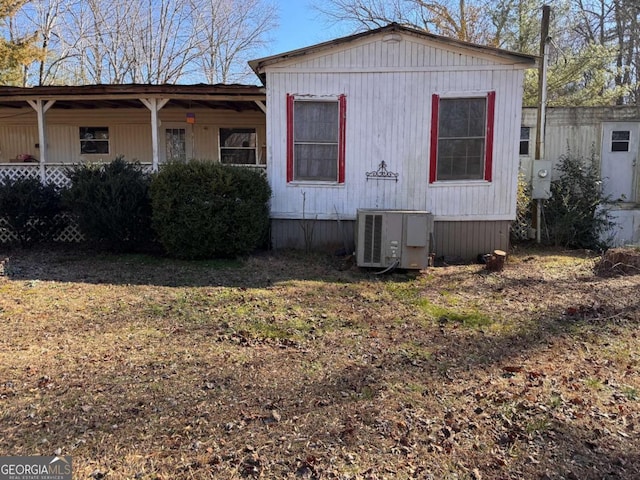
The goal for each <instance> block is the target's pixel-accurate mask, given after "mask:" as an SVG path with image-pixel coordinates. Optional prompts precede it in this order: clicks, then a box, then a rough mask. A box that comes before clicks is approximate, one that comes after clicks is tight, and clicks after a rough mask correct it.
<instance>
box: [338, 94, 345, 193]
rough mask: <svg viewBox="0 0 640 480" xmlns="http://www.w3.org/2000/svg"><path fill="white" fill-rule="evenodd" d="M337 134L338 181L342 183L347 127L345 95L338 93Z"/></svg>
mask: <svg viewBox="0 0 640 480" xmlns="http://www.w3.org/2000/svg"><path fill="white" fill-rule="evenodd" d="M338 106H339V108H338V112H339V113H338V114H339V115H340V119H339V128H340V131H339V134H338V183H344V178H345V175H344V173H345V152H346V143H347V142H346V127H347V97H346V95H340V97H339V99H338Z"/></svg>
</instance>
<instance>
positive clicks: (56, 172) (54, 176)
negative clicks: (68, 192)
mask: <svg viewBox="0 0 640 480" xmlns="http://www.w3.org/2000/svg"><path fill="white" fill-rule="evenodd" d="M66 169H67V167H66V166H59V165H47V166H46V167H45V177H46V181H47V183H53V184H54V185H55V186H56V187H58V188H65V187H69V186H71V181H70V180H69V177H67V174H66V173H65V171H66Z"/></svg>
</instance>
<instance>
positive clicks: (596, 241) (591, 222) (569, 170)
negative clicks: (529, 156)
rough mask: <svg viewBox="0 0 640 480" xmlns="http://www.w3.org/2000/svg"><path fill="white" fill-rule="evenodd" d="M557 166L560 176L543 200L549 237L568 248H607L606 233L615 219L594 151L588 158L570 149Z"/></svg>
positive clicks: (553, 242)
mask: <svg viewBox="0 0 640 480" xmlns="http://www.w3.org/2000/svg"><path fill="white" fill-rule="evenodd" d="M556 170H558V171H559V172H560V177H559V178H558V179H557V180H554V181H552V182H551V198H550V199H548V200H546V201H545V203H544V215H545V222H546V226H547V233H548V235H547V239H548V241H549V242H550V243H552V244H553V245H556V246H562V247H568V248H586V249H592V250H601V249H606V248H607V247H608V241H607V240H606V239H604V236H605V234H606V233H607V231H608V230H609V229H610V228H611V227H612V226H613V222H612V221H611V216H610V214H609V210H608V208H607V203H608V201H609V199H608V198H607V197H605V196H604V195H603V193H602V182H601V181H600V174H599V171H598V167H597V163H596V159H595V154H594V153H592V155H591V158H590V159H589V160H586V159H585V158H583V157H579V156H575V155H573V154H572V153H571V152H570V151H568V152H567V154H566V155H563V156H562V157H560V162H559V163H558V165H557V166H556Z"/></svg>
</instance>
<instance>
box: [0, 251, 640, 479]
mask: <svg viewBox="0 0 640 480" xmlns="http://www.w3.org/2000/svg"><path fill="white" fill-rule="evenodd" d="M4 256H8V257H9V258H10V262H9V267H8V269H7V270H8V272H9V273H10V275H9V276H5V277H0V318H1V320H2V325H3V335H2V336H0V408H1V410H0V451H1V452H3V453H4V454H11V455H35V454H43V455H44V454H46V455H50V454H53V453H54V452H58V453H62V454H64V455H72V456H73V462H74V464H73V466H74V471H75V474H76V475H75V478H96V479H97V478H105V477H106V478H107V479H125V478H138V479H160V478H162V479H175V478H185V479H190V478H194V479H204V478H223V479H227V478H228V479H235V478H269V479H270V478H274V479H279V478H309V479H314V478H315V479H331V478H336V479H337V478H341V479H342V478H344V479H408V478H420V479H428V478H434V479H447V478H451V479H454V478H455V479H476V480H478V479H521V478H540V479H545V478H546V479H561V478H562V479H603V478H604V479H614V478H640V457H639V456H638V452H640V435H639V433H640V432H639V430H640V423H639V421H640V374H639V373H638V367H639V360H640V349H639V341H638V337H637V329H638V323H639V320H640V313H639V311H640V308H639V307H640V305H639V303H640V295H639V292H640V289H639V287H640V276H626V277H609V278H601V277H597V276H595V275H594V274H593V266H594V264H595V262H596V260H597V259H595V258H592V257H590V256H588V255H576V254H575V253H567V252H544V251H523V252H516V253H515V255H512V256H511V258H510V259H509V262H508V264H507V266H506V268H505V270H504V271H503V272H501V273H487V272H485V271H484V270H482V268H481V267H480V266H478V265H468V266H455V267H441V268H434V269H430V270H428V271H425V272H422V273H420V274H411V273H409V274H394V275H391V276H384V277H377V276H374V275H372V274H371V273H369V272H364V271H360V270H358V269H355V268H350V269H348V270H344V271H343V270H340V269H339V268H338V264H337V263H336V262H334V260H333V259H330V258H325V257H321V256H316V257H309V256H302V255H298V254H288V255H284V254H280V255H264V256H257V257H254V258H250V259H248V260H246V261H244V262H242V263H220V262H194V263H188V262H178V261H171V260H165V259H156V258H151V257H144V256H95V255H91V254H88V253H86V252H69V251H54V252H49V253H47V252H43V251H40V252H37V251H36V252H27V251H20V250H16V251H8V252H7V251H5V252H4V255H0V257H4Z"/></svg>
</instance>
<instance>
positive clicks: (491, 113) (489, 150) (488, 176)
mask: <svg viewBox="0 0 640 480" xmlns="http://www.w3.org/2000/svg"><path fill="white" fill-rule="evenodd" d="M495 113H496V92H489V93H488V94H487V138H486V141H485V145H486V151H485V154H484V179H485V180H486V181H487V182H490V181H491V180H492V178H493V176H492V175H493V123H494V121H495Z"/></svg>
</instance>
